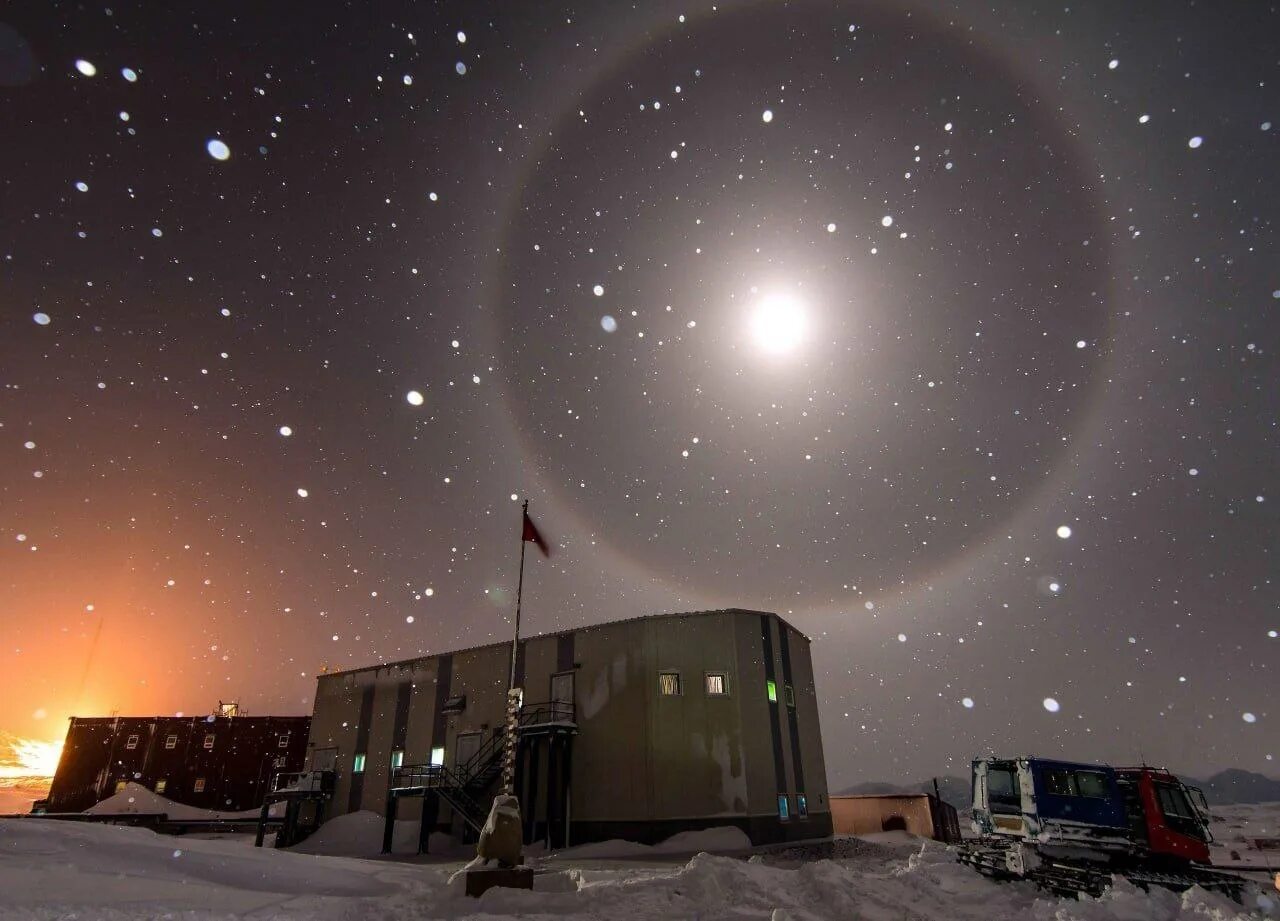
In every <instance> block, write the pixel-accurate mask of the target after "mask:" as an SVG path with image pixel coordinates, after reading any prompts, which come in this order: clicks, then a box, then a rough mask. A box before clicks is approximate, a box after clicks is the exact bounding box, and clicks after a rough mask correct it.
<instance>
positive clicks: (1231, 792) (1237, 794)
mask: <svg viewBox="0 0 1280 921" xmlns="http://www.w3.org/2000/svg"><path fill="white" fill-rule="evenodd" d="M1178 776H1179V777H1181V778H1182V782H1183V783H1185V784H1187V785H1189V786H1192V787H1199V788H1200V789H1201V790H1203V791H1204V798H1205V799H1207V800H1208V801H1209V803H1210V804H1211V805H1214V806H1228V805H1231V804H1232V803H1276V802H1280V780H1272V779H1271V778H1270V777H1267V776H1265V775H1263V774H1257V773H1254V772H1253V771H1245V770H1241V769H1240V768H1228V769H1227V770H1225V771H1219V772H1218V773H1216V774H1214V775H1213V776H1212V777H1209V778H1207V779H1205V780H1196V779H1195V778H1193V777H1188V776H1187V775H1185V774H1179V775H1178Z"/></svg>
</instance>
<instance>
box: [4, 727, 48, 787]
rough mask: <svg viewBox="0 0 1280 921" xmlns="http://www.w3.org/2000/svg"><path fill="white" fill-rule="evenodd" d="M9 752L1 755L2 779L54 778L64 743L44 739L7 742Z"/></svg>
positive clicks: (13, 738)
mask: <svg viewBox="0 0 1280 921" xmlns="http://www.w3.org/2000/svg"><path fill="white" fill-rule="evenodd" d="M5 748H7V749H8V751H5V752H2V753H0V777H9V778H12V777H52V776H53V775H54V773H55V772H56V771H57V770H58V760H59V759H60V758H61V757H62V742H61V740H59V741H57V742H47V741H44V740H42V739H20V738H17V737H16V736H10V737H9V738H8V739H6V740H5Z"/></svg>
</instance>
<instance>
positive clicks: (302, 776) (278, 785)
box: [271, 771, 334, 793]
mask: <svg viewBox="0 0 1280 921" xmlns="http://www.w3.org/2000/svg"><path fill="white" fill-rule="evenodd" d="M333 779H334V772H333V771H290V772H287V773H279V774H276V775H275V778H274V781H273V782H272V784H271V792H272V793H280V792H283V791H286V790H289V791H295V790H296V791H299V792H310V793H327V792H332V790H333Z"/></svg>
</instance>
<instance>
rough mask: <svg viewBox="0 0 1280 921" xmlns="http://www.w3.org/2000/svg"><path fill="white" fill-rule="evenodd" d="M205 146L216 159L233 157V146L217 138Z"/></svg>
mask: <svg viewBox="0 0 1280 921" xmlns="http://www.w3.org/2000/svg"><path fill="white" fill-rule="evenodd" d="M204 147H205V150H207V151H209V156H211V157H213V159H215V160H228V159H230V158H231V148H230V147H228V146H227V145H226V144H224V143H222V141H219V140H218V139H217V138H214V139H213V140H211V141H209V143H207V144H205V145H204Z"/></svg>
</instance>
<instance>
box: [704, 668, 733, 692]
mask: <svg viewBox="0 0 1280 921" xmlns="http://www.w3.org/2000/svg"><path fill="white" fill-rule="evenodd" d="M728 693H729V681H728V678H727V676H726V675H725V673H724V672H707V696H708V697H723V696H724V695H726V694H728Z"/></svg>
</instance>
